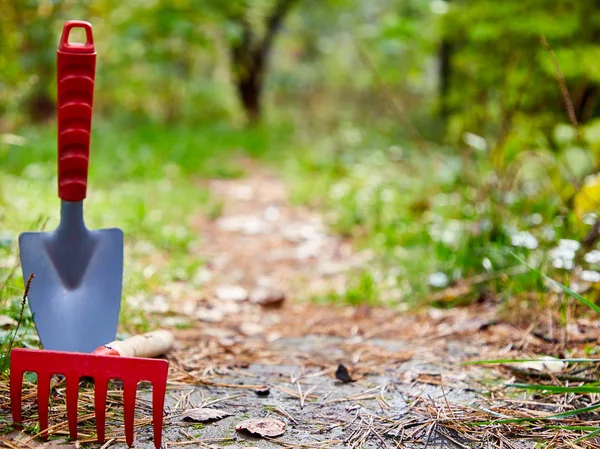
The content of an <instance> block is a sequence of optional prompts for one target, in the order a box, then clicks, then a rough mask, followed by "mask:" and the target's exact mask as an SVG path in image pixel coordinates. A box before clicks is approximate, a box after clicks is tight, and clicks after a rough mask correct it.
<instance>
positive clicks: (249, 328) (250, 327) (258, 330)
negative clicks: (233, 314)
mask: <svg viewBox="0 0 600 449" xmlns="http://www.w3.org/2000/svg"><path fill="white" fill-rule="evenodd" d="M240 332H241V333H242V334H244V335H245V336H247V337H256V336H257V335H261V334H263V333H264V332H265V328H264V327H262V326H261V325H260V324H258V323H252V322H250V321H245V322H243V323H242V324H240Z"/></svg>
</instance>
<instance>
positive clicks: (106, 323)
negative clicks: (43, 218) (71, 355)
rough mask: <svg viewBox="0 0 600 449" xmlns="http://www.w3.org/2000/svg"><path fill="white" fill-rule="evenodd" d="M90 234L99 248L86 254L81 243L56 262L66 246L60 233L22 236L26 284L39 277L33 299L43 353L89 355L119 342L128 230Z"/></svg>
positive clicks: (91, 247) (92, 247) (31, 294)
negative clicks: (86, 353) (103, 346)
mask: <svg viewBox="0 0 600 449" xmlns="http://www.w3.org/2000/svg"><path fill="white" fill-rule="evenodd" d="M88 236H89V237H90V238H91V239H92V240H93V242H94V244H93V245H88V246H89V247H88V248H83V250H87V251H86V252H84V253H81V250H82V248H80V246H82V245H75V246H79V248H75V250H74V249H73V248H72V247H71V248H68V250H66V251H64V252H65V253H66V254H67V255H68V257H66V258H65V257H62V259H65V260H57V257H56V254H55V253H56V250H58V251H61V248H62V246H61V245H67V244H66V243H65V242H62V241H60V240H59V239H57V235H56V232H47V233H46V232H26V233H23V234H21V235H20V236H19V248H20V252H21V266H22V269H23V278H24V280H25V282H26V281H27V279H28V278H29V276H30V275H31V274H32V273H34V274H35V277H34V279H33V281H32V282H31V286H30V289H29V292H28V301H29V306H30V308H31V311H32V313H33V320H34V322H35V327H36V329H37V332H38V335H39V337H40V340H41V343H42V346H43V347H44V349H50V350H56V351H71V352H88V353H89V352H92V351H93V350H94V349H96V348H97V347H98V346H102V345H104V344H106V343H107V342H109V341H113V340H114V339H115V336H116V333H117V326H118V322H119V311H120V307H121V292H122V285H123V232H122V231H121V230H120V229H116V228H114V229H102V230H94V231H88ZM72 243H73V242H70V243H69V244H70V245H71V246H73V245H72ZM77 254H79V255H80V256H81V255H82V254H83V256H82V257H77ZM69 258H70V259H69ZM59 259H61V258H59Z"/></svg>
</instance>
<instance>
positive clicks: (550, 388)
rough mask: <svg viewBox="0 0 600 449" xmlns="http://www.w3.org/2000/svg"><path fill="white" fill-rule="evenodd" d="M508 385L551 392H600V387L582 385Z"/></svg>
mask: <svg viewBox="0 0 600 449" xmlns="http://www.w3.org/2000/svg"><path fill="white" fill-rule="evenodd" d="M508 386H509V387H515V388H521V389H523V390H536V391H549V392H551V393H600V387H591V386H589V385H584V386H581V387H560V386H556V385H537V384H520V383H516V384H509V385H508Z"/></svg>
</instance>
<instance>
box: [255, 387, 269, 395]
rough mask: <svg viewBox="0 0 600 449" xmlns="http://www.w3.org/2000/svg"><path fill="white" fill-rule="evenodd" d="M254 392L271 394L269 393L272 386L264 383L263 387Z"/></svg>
mask: <svg viewBox="0 0 600 449" xmlns="http://www.w3.org/2000/svg"><path fill="white" fill-rule="evenodd" d="M254 392H255V393H256V395H257V396H269V393H270V392H271V387H269V386H268V385H263V386H262V387H260V388H257V389H256V390H254Z"/></svg>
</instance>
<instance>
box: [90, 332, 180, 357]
mask: <svg viewBox="0 0 600 449" xmlns="http://www.w3.org/2000/svg"><path fill="white" fill-rule="evenodd" d="M174 340H175V337H173V334H172V333H171V332H169V331H167V330H164V329H161V330H157V331H152V332H147V333H145V334H142V335H136V336H135V337H130V338H128V339H126V340H123V341H113V342H110V343H108V344H107V345H104V346H101V347H100V348H98V349H96V350H95V351H94V354H100V355H116V356H119V355H120V356H122V357H144V358H152V357H158V356H159V355H163V354H165V353H167V352H168V351H169V350H170V349H171V347H172V346H173V342H174Z"/></svg>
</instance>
